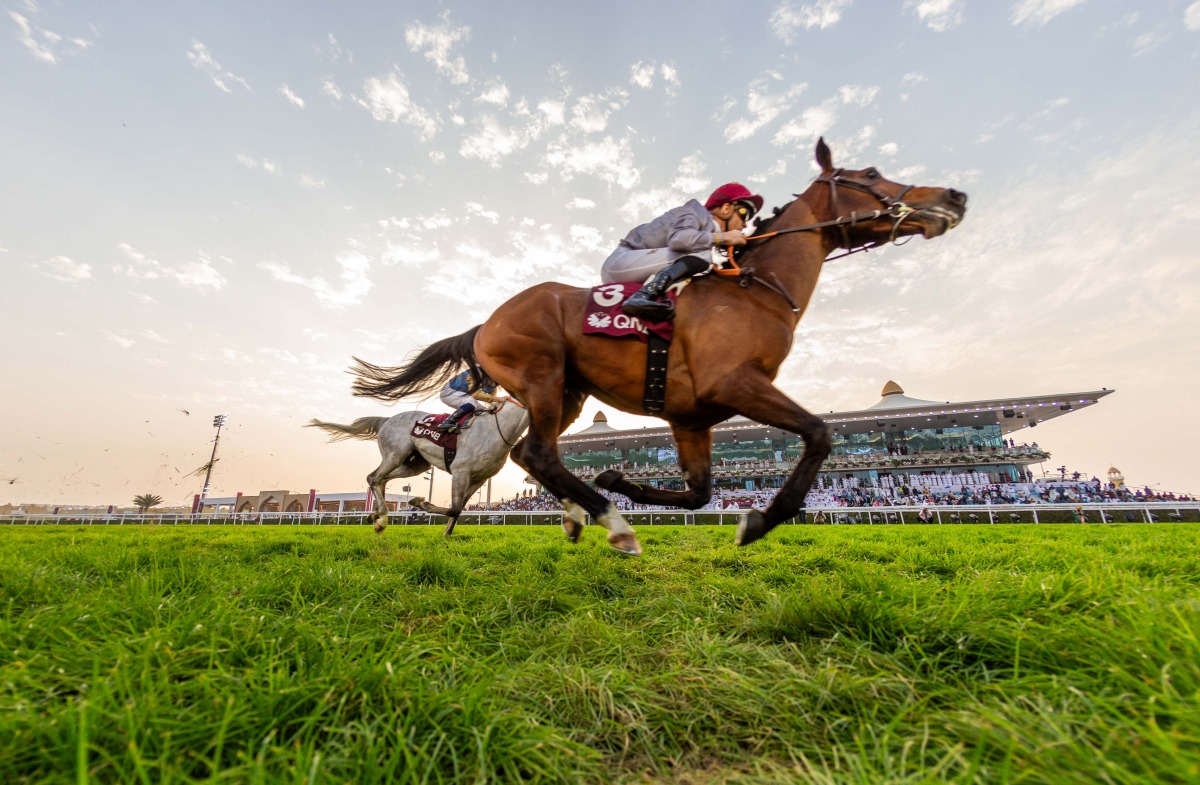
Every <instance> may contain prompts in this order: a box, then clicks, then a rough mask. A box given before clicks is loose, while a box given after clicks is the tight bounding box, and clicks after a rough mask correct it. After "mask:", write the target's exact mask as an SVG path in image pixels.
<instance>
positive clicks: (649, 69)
mask: <svg viewBox="0 0 1200 785" xmlns="http://www.w3.org/2000/svg"><path fill="white" fill-rule="evenodd" d="M654 71H655V68H654V63H643V62H637V63H634V64H633V65H632V66H631V67H630V69H629V81H630V82H631V83H633V84H635V85H637V86H638V87H640V88H642V89H643V90H648V89H650V88H651V87H654Z"/></svg>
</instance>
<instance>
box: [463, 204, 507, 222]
mask: <svg viewBox="0 0 1200 785" xmlns="http://www.w3.org/2000/svg"><path fill="white" fill-rule="evenodd" d="M463 207H464V208H466V211H467V214H468V215H474V216H478V217H479V218H482V219H483V220H485V221H487V222H488V223H493V224H494V223H499V222H500V213H497V212H496V211H495V210H485V209H484V207H483V205H481V204H480V203H479V202H467V203H466V204H465V205H463Z"/></svg>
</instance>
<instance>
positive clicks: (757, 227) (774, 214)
mask: <svg viewBox="0 0 1200 785" xmlns="http://www.w3.org/2000/svg"><path fill="white" fill-rule="evenodd" d="M794 201H796V200H795V199H793V200H792V202H794ZM792 202H788V203H787V204H785V205H784V206H783V207H776V208H773V209H772V210H771V217H770V218H763V219H760V220H759V221H757V222H756V223H755V224H754V232H753V234H751V235H750V236H751V237H755V236H757V235H760V234H766V233H767V232H769V231H771V225H772V224H774V223H775V221H776V219H778V218H779V216H781V215H783V211H784V210H786V209H788V207H789V206H790V205H791V204H792Z"/></svg>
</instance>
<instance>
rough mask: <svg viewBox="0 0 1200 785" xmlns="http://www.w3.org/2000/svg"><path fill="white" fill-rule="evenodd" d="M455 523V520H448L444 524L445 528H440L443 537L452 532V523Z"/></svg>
mask: <svg viewBox="0 0 1200 785" xmlns="http://www.w3.org/2000/svg"><path fill="white" fill-rule="evenodd" d="M455 523H457V521H450V522H449V523H447V524H446V528H445V529H443V530H442V536H443V537H449V536H450V535H451V534H454V524H455Z"/></svg>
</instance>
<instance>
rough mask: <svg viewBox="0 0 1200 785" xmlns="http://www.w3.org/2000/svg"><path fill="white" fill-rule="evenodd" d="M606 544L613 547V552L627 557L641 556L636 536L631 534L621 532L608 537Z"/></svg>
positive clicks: (640, 547)
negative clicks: (618, 552) (615, 551)
mask: <svg viewBox="0 0 1200 785" xmlns="http://www.w3.org/2000/svg"><path fill="white" fill-rule="evenodd" d="M608 544H609V545H611V546H612V547H613V550H617V551H620V552H621V553H624V554H627V555H629V556H641V555H642V546H641V545H639V544H638V541H637V535H636V534H634V533H633V532H621V533H619V534H610V535H608Z"/></svg>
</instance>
